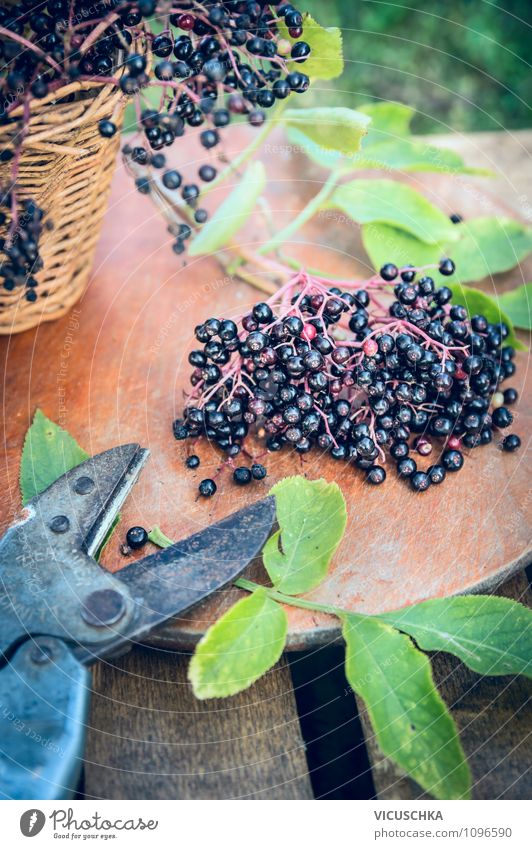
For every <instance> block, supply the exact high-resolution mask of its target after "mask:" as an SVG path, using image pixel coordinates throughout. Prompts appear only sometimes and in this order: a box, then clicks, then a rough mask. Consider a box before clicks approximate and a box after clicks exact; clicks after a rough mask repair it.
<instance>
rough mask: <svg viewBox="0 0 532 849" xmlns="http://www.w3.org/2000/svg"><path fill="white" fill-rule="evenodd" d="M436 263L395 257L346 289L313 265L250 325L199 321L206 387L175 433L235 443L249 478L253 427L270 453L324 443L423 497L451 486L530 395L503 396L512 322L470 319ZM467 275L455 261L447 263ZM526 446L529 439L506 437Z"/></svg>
mask: <svg viewBox="0 0 532 849" xmlns="http://www.w3.org/2000/svg"><path fill="white" fill-rule="evenodd" d="M426 271H427V269H423V270H418V269H415V268H412V267H404V268H403V269H401V270H400V269H398V268H397V267H396V266H395V265H392V264H387V265H385V266H384V267H383V268H382V269H381V271H380V274H379V275H377V276H375V277H374V278H372V279H371V280H369V281H366V283H365V284H363V285H362V284H353V283H349V282H348V281H342V286H341V287H339V286H331V285H330V284H329V285H327V282H326V281H324V280H322V279H320V278H316V277H310V276H309V275H307V274H306V273H303V272H302V273H300V274H298V275H296V276H295V277H294V278H293V279H292V280H291V281H289V283H288V284H286V285H285V286H284V287H283V288H282V289H280V290H279V292H278V293H276V294H275V295H274V296H273V297H272V298H270V299H269V301H267V302H264V303H258V304H256V305H255V306H254V307H253V309H252V310H251V312H250V313H249V314H247V315H245V316H243V318H242V319H241V320H239V321H233V320H231V319H217V318H209V319H208V320H207V321H205V322H204V323H203V324H201V325H199V326H198V327H196V329H195V336H196V339H197V340H198V342H199V343H201V347H199V348H197V349H195V350H193V351H192V352H191V353H190V355H189V363H190V365H192V366H193V372H192V375H191V383H192V386H193V389H192V391H191V393H190V395H189V397H188V399H187V402H186V406H185V409H184V416H183V418H180V419H177V420H176V421H175V422H174V425H173V431H174V436H175V437H176V439H179V440H183V439H187V440H194V441H195V440H197V439H198V438H200V437H206V438H207V439H208V440H209V441H210V442H212V443H214V445H215V446H217V447H218V448H219V449H221V450H222V451H223V452H226V454H227V455H228V460H227V461H226V462H227V463H229V464H230V465H231V466H233V468H234V473H233V474H234V479H235V482H236V483H248V482H249V481H250V480H251V479H252V477H254V475H253V473H252V470H251V469H249V468H248V466H247V465H239V466H238V467H235V458H238V457H240V456H241V455H244V456H251V455H250V454H248V452H247V449H246V447H245V440H246V437H247V436H248V434H249V433H250V431H251V430H252V429H253V430H254V431H255V432H256V433H257V434H258V435H259V436H262V437H263V438H264V439H265V440H266V446H267V449H268V451H270V452H272V451H278V450H279V449H281V448H282V447H283V446H284V445H287V446H291V447H292V448H293V449H294V450H295V451H296V452H298V453H299V454H305V453H307V452H308V451H310V449H311V448H312V447H313V446H315V447H316V448H318V449H319V450H321V451H324V452H328V453H329V454H330V455H331V456H332V457H333V458H335V459H336V460H342V461H344V462H350V463H352V464H353V465H354V466H355V467H358V468H359V469H361V470H363V472H364V473H365V475H366V479H367V481H368V482H369V483H371V484H380V483H382V482H383V481H384V480H385V478H386V470H385V465H386V463H387V462H388V461H390V460H391V461H392V462H393V464H394V465H395V467H396V470H397V474H398V475H399V476H400V477H401V478H405V479H408V481H409V482H410V485H411V487H412V488H413V489H414V490H415V491H417V492H420V491H424V490H427V489H428V488H429V486H431V485H434V484H439V483H441V482H442V481H443V480H444V478H445V477H446V475H447V473H448V472H456V471H459V470H460V469H461V468H462V465H463V463H464V456H463V449H464V448H465V449H472V448H476V447H477V446H479V445H483V444H486V443H488V442H491V440H492V439H493V433H494V431H497V430H502V429H505V428H507V427H509V425H510V424H511V423H512V420H513V417H512V414H511V412H510V410H509V409H508V406H507V405H509V404H512V403H514V402H515V401H516V400H517V392H516V391H515V390H514V389H507V390H506V391H505V392H504V393H502V392H500V391H499V386H500V384H501V382H502V381H503V380H505V379H506V378H508V377H510V376H511V375H513V374H514V371H515V364H514V362H513V358H514V350H513V348H512V347H511V346H510V345H506V344H505V341H504V340H505V338H506V337H507V335H508V328H507V327H506V326H505V325H504V324H492V323H490V322H489V321H488V320H487V319H486V318H485V317H484V316H482V315H474V316H471V317H469V316H468V314H467V310H466V309H465V307H463V306H462V305H459V304H452V303H451V301H452V292H451V289H450V288H449V287H448V286H445V285H437V284H436V282H435V280H434V277H433V276H429V275H428V274H427V273H426ZM453 271H454V264H453V263H452V261H451V260H449V259H445V260H442V261H441V262H440V264H439V266H438V269H437V273H438V274H439V275H443V276H444V277H445V276H448V275H450V274H452V273H453ZM393 283H395V285H394V286H393V290H392V291H390V290H391V286H392V285H393ZM392 293H393V294H392ZM386 299H387V303H385V300H386ZM519 445H520V440H519V437H518V436H516V435H515V434H511V435H507V436H505V437H504V438H503V439H502V442H501V447H502V448H503V449H504V450H507V451H514V450H516V449H517V448H518V447H519ZM194 457H195V458H196V460H197V457H196V455H194ZM422 463H424V465H422ZM198 464H199V461H198V462H196V463H195V464H194V465H198ZM193 467H194V466H193ZM261 468H262V467H261ZM243 469H244V470H245V471H242V470H243ZM215 491H216V484H215V481H214V480H212V479H206V480H205V481H202V482H201V484H200V493H201V494H202V495H212V494H213V493H214V492H215Z"/></svg>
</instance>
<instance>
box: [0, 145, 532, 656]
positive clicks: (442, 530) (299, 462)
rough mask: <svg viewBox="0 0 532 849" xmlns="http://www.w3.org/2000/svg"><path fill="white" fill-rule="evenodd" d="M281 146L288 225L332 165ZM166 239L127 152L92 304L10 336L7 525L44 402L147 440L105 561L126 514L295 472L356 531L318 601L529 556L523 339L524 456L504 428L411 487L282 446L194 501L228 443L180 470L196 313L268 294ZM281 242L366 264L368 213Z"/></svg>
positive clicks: (248, 239)
mask: <svg viewBox="0 0 532 849" xmlns="http://www.w3.org/2000/svg"><path fill="white" fill-rule="evenodd" d="M246 132H247V131H246ZM232 144H233V145H234V146H235V148H236V147H239V146H240V145H241V144H242V138H241V137H240V136H239V135H238V134H236V136H235V137H233V136H231V137H230V142H229V145H228V147H229V153H231V145H232ZM273 147H274V146H273V145H272V144H270V147H269V152H268V150H265V151H263V154H264V159H265V160H266V162H267V165H268V173H269V176H270V181H269V186H268V197H269V200H270V203H271V206H272V210H273V215H274V218H275V220H276V222H278V223H282V220H283V219H289V218H290V216H291V215H293V214H294V212H295V211H296V210H297V209H299V208H300V207H301V205H302V202H303V201H302V198H304V197H307V196H311V195H312V194H313V193H315V191H316V190H317V188H318V187H319V184H320V183H321V182H322V180H323V174H322V173H321V172H319V171H318V170H317V169H316V170H314V168H313V167H310V166H308V165H307V164H304V163H302V162H301V160H299V159H298V158H297V157H292V156H290V155H289V154H287V153H283V154H279V153H278V152H276V151H275V150H274V149H273ZM187 150H188V151H189V152H190V157H189V160H188V162H187V161H186V160H185V156H186V152H187ZM181 155H182V156H183V161H182V162H181V163H178V164H180V166H182V167H183V169H185V168H186V169H188V170H189V171H194V170H195V169H196V168H197V166H198V165H199V162H194V161H192V160H193V154H192V148H190V146H189V147H188V148H187V147H186V145H185V146H184V147H183V148H182V149H181ZM195 155H197V154H195ZM237 179H238V178H235V181H236V180H237ZM409 182H411V183H412V184H414V185H417V186H418V187H420V188H424V191H425V192H426V194H427V195H428V196H430V197H431V198H432V199H433V200H438V201H439V203H440V204H441V205H442V206H443V208H446V209H448V210H449V211H453V210H456V211H460V212H462V213H464V214H466V215H471V214H473V213H476V214H479V212H482V213H486V211H488V212H489V211H492V210H497V209H501V204H500V202H499V201H498V200H497V199H496V198H494V197H493V196H489V195H488V194H486V192H487V190H488V188H489V186H488V184H482V186H483V188H482V189H477V190H476V192H472V191H470V190H468V189H467V185H469V184H466V185H465V186H464V185H460V184H457V182H456V181H453V179H452V178H451V177H448V176H446V175H439V176H430V175H421V176H420V175H416V176H415V177H411V178H409ZM484 185H486V189H484ZM479 192H482V193H483V194H481V197H482V198H484V200H483V201H482V203H480V201H479ZM219 199H220V194H218V193H216V192H215V193H213V200H214V202H219ZM503 211H506V209H504V210H503ZM263 238H264V226H263V222H262V221H261V219H260V217H259V216H258V215H257V216H256V217H255V218H254V219H253V220H252V222H251V223H250V225H249V227H248V228H247V229H246V231H245V234H244V237H241V241H242V242H243V243H244V244H246V245H251V246H253V245H258V244H260V243H261V241H262V240H263ZM170 244H171V237H170V236H169V235H168V234H167V233H166V232H165V228H164V225H162V224H161V221H160V219H159V217H158V214H157V212H156V211H155V209H154V208H153V207H152V205H151V202H150V201H149V199H146V198H145V197H142V196H140V195H139V194H138V193H137V192H136V191H135V190H134V188H133V186H132V183H131V181H130V180H129V179H128V178H127V177H126V175H125V174H124V173H123V171H122V169H121V167H119V169H118V171H117V173H116V176H115V180H114V184H113V190H112V198H111V203H110V207H109V211H108V213H107V218H106V223H105V227H104V230H103V233H102V236H101V239H100V243H99V248H98V253H97V259H96V263H95V267H94V271H93V276H92V279H91V283H90V285H89V288H88V290H87V292H86V294H85V296H84V297H83V299H82V300H81V302H80V303H79V304H78V305H77V307H76V308H75V309H74V310H72V312H71V313H70V315H69V316H66V317H65V318H63V319H61V320H59V321H57V322H55V323H52V324H45V325H44V324H43V325H41V326H40V327H39V328H37V329H35V330H32V331H28V332H26V333H23V334H20V335H18V336H15V337H12V338H9V339H3V340H1V341H0V352H1V362H2V373H3V381H2V383H3V399H2V401H3V414H4V415H3V419H4V440H5V449H6V450H5V456H4V458H3V461H2V465H1V469H0V514H1V517H2V522H3V525H4V527H5V526H6V525H7V524H8V523H9V522H10V521H11V520H12V518H13V516H14V515H15V514H16V512H17V510H18V509H19V505H20V496H19V488H18V468H19V461H20V454H21V449H22V444H23V439H24V434H25V431H26V429H27V427H28V425H29V423H30V421H31V417H32V415H33V413H34V411H35V409H36V408H37V407H41V408H42V409H43V410H44V412H45V413H46V414H47V415H48V416H50V418H52V419H54V420H55V421H58V422H59V423H60V424H62V425H63V426H65V427H66V428H68V430H69V431H70V432H71V433H72V434H73V435H74V436H75V437H76V438H77V439H78V441H79V442H80V443H81V445H82V446H83V447H84V448H85V449H86V450H87V451H89V452H91V453H97V452H99V451H102V450H104V449H106V448H109V447H111V446H113V445H115V444H118V443H123V442H130V441H138V442H140V443H141V444H142V445H144V446H147V447H149V448H150V450H151V459H150V462H149V464H148V466H147V467H146V468H145V470H144V471H143V473H142V475H141V478H140V481H139V482H138V484H137V485H136V487H135V489H134V491H133V494H132V495H131V496H130V498H129V500H128V502H127V504H126V506H125V508H124V510H123V514H122V522H121V525H120V527H119V530H118V531H117V532H116V533H115V535H114V537H113V538H112V540H111V542H110V544H109V545H108V547H107V549H106V551H105V556H104V562H105V564H106V566H108V567H109V568H111V569H117V568H120V566H122V565H124V562H128V561H124V559H123V558H122V556H121V555H120V553H119V545H120V543H121V542H122V541H123V537H124V534H125V530H126V529H127V528H128V527H129V526H131V525H132V524H141V525H144V526H146V527H151V526H153V525H155V524H159V525H160V526H161V527H162V528H163V530H164V531H165V533H166V534H167V535H168V536H170V537H172V538H175V539H178V538H179V537H183V536H187V535H188V534H191V533H193V532H195V531H197V530H199V529H201V528H203V527H205V526H206V525H208V524H209V523H211V522H213V521H216V520H217V519H219V518H221V517H222V516H225V515H227V514H228V513H230V512H232V511H233V510H235V509H237V508H239V507H242V506H244V505H245V504H247V503H249V502H250V501H251V500H253V499H257V498H260V497H262V496H263V495H265V494H266V492H267V491H268V488H269V486H270V485H271V484H272V483H273V482H275V481H276V480H278V479H279V478H281V477H283V476H285V475H289V474H304V475H306V476H307V477H309V478H316V477H320V476H324V477H326V478H327V479H329V480H336V481H338V483H339V484H340V486H341V487H342V490H343V492H344V495H345V498H346V501H347V505H348V512H349V525H348V531H347V533H346V536H345V539H344V541H343V543H342V545H341V547H340V550H339V552H338V554H337V556H336V558H335V561H334V564H333V567H332V569H331V573H330V575H329V577H328V579H327V580H326V581H325V583H324V584H323V586H321V587H320V588H319V590H316V591H315V592H314V593H313V594H312V597H313V598H316V599H319V600H320V601H323V602H328V603H334V604H339V605H342V606H344V607H347V608H350V609H352V610H358V611H365V612H368V613H373V612H378V611H382V610H387V609H391V608H397V607H401V606H403V605H406V604H411V603H413V602H416V601H419V600H421V599H426V598H430V597H432V596H441V595H448V594H451V593H460V592H465V591H469V590H475V589H479V588H486V589H488V588H492V587H494V586H495V585H496V584H497V583H498V582H500V581H502V580H503V579H504V578H506V577H508V575H510V574H511V573H512V572H514V571H515V570H517V569H519V568H521V567H523V566H524V565H526V563H527V562H528V559H529V556H530V531H529V527H530V512H531V507H532V497H531V495H530V454H529V453H527V445H528V441H529V438H530V433H531V423H532V422H531V420H532V400H531V392H530V389H531V379H532V378H531V374H530V368H529V367H528V355H527V354H520V355H519V357H518V364H519V370H518V373H517V375H516V377H515V378H514V379H512V381H511V384H512V385H515V386H516V387H517V389H518V390H519V392H520V393H521V400H520V403H519V405H518V407H517V408H516V423H515V427H514V428H513V429H514V430H515V431H517V432H518V433H519V434H520V435H521V437H522V438H523V448H522V449H521V451H520V452H518V453H517V454H514V455H509V454H503V453H502V452H500V451H499V450H497V446H496V444H492V445H490V446H487V447H485V448H481V449H478V450H477V451H475V452H472V453H471V456H470V457H468V458H467V461H466V464H465V467H464V469H463V470H462V471H461V472H460V473H459V474H457V475H454V476H453V475H449V476H448V479H447V481H446V482H445V484H444V485H443V486H441V487H433V488H432V489H431V490H429V491H428V492H427V493H425V494H421V495H415V494H413V493H412V492H410V490H409V489H408V487H407V486H406V484H404V483H401V482H399V481H398V480H396V479H395V474H394V471H393V469H391V470H390V474H389V477H388V480H387V481H386V483H385V485H384V486H381V487H378V488H372V487H370V486H368V485H366V484H365V483H364V480H363V476H362V474H361V472H360V471H359V470H356V469H353V468H352V467H351V466H349V465H344V464H341V463H338V462H334V461H332V460H330V459H325V458H323V457H321V456H320V455H319V454H318V453H311V454H309V455H307V456H306V457H305V458H304V459H300V458H299V457H297V456H293V455H291V454H290V453H288V452H287V451H283V452H280V453H276V454H272V455H271V456H268V457H267V458H265V460H264V461H265V463H266V465H267V468H268V472H269V477H268V478H267V480H266V481H265V482H262V483H257V484H254V485H253V486H249V487H246V488H245V489H239V488H236V487H235V486H234V485H233V484H232V482H231V479H230V475H229V474H226V475H222V477H221V478H220V484H219V494H218V495H217V496H216V497H215V498H213V499H211V500H209V501H197V500H196V492H197V484H198V482H199V480H201V479H202V478H203V477H209V476H211V475H213V474H214V472H215V470H216V467H217V465H218V456H217V455H216V454H215V452H214V450H212V449H210V448H209V446H201V447H200V448H199V449H198V453H199V454H200V456H201V461H202V462H201V467H200V468H199V469H198V470H196V471H194V472H192V471H189V470H187V469H186V468H185V466H184V459H185V456H186V451H187V448H186V446H185V445H183V443H177V442H175V440H174V439H173V437H172V431H171V424H172V420H173V419H174V418H175V416H176V415H177V414H178V413H179V412H180V410H181V406H182V396H183V391H184V390H185V388H186V387H187V386H188V375H189V371H190V367H189V366H188V364H187V354H188V352H189V350H190V349H191V348H192V347H194V338H193V328H194V325H196V324H197V323H199V322H200V321H202V320H203V319H205V318H206V317H208V316H209V315H213V316H218V317H220V316H226V317H231V316H235V315H237V314H240V313H242V312H243V311H244V310H246V309H247V308H248V307H249V306H250V305H251V304H252V303H253V302H255V301H256V300H258V299H260V296H259V295H258V293H257V292H256V290H255V289H253V288H251V287H250V286H249V285H246V284H243V283H238V282H235V281H234V280H232V279H231V278H229V277H227V276H226V275H225V274H224V272H223V271H222V270H221V268H220V266H219V264H218V262H217V260H216V259H215V258H202V259H197V260H191V261H189V262H187V263H183V260H182V258H180V257H176V256H175V255H174V254H173V253H172V251H171V249H170ZM287 250H290V251H291V252H292V253H293V254H294V255H296V254H297V255H298V256H299V257H300V258H301V259H302V260H306V261H307V262H308V264H310V265H314V266H321V267H327V268H330V270H331V273H333V274H339V273H343V274H348V275H351V276H361V275H362V274H363V266H364V264H365V263H366V262H367V260H365V259H364V255H363V252H362V249H361V247H360V243H359V240H358V231H357V228H355V227H354V226H353V225H352V224H351V223H348V222H345V221H344V222H342V221H336V222H335V221H331V220H328V221H326V220H325V219H318V220H316V221H315V222H314V224H313V225H312V226H311V227H309V228H308V230H306V231H305V237H304V240H303V243H302V244H299V245H295V246H287ZM390 259H393V257H390ZM519 278H520V273H519V271H517V272H514V274H513V276H512V275H508V276H506V277H505V278H504V279H503V280H501V281H496V282H497V285H498V286H499V284H500V285H501V286H503V287H508V286H509V285H515V284H516V283H518V282H519ZM490 286H491V287H493V284H489V285H488V288H489V287H490ZM260 450H263V449H261V448H260V447H257V451H260ZM429 459H430V460H432V461H434V457H432V458H429ZM427 465H428V462H427ZM237 595H238V592H237V591H236V590H234V589H230V590H228V591H225V592H223V593H220V594H218V595H217V596H216V597H215V598H214V599H213V600H210V601H209V602H207V603H205V604H204V605H202V606H201V607H199V608H196V609H195V610H194V611H193V613H191V614H190V615H189V616H187V617H186V618H185V619H182V620H179V621H178V622H177V623H175V624H173V625H171V626H166V628H165V629H163V631H162V632H161V634H160V636H159V637H158V638H157V639H158V640H159V642H165V641H166V642H167V643H169V644H172V645H176V646H178V647H181V648H187V647H189V646H191V645H192V644H193V643H194V642H195V641H196V640H197V638H198V636H199V635H200V634H201V632H203V631H204V629H205V628H206V627H207V626H208V625H209V624H210V623H211V622H212V621H213V619H215V618H216V617H217V616H218V615H219V613H220V612H221V611H222V610H223V609H224V608H225V607H226V606H227V604H228V603H229V602H231V601H233V600H234V598H236V597H237ZM289 620H290V642H289V644H290V645H291V646H292V647H301V646H303V645H308V644H309V643H312V642H317V641H323V642H325V641H328V640H330V639H333V638H335V637H336V636H337V633H338V632H337V626H336V621H335V620H334V619H332V618H331V617H327V616H322V615H317V614H312V613H309V612H305V611H302V610H295V609H290V611H289Z"/></svg>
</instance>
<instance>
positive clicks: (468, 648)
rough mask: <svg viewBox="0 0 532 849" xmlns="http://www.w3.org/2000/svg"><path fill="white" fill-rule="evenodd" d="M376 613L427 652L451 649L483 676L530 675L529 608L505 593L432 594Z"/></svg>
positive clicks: (531, 613) (531, 629) (531, 632)
mask: <svg viewBox="0 0 532 849" xmlns="http://www.w3.org/2000/svg"><path fill="white" fill-rule="evenodd" d="M379 618H380V619H383V620H385V621H386V622H389V623H390V624H391V625H393V626H394V627H395V628H399V629H400V630H401V631H405V632H406V633H407V634H410V636H411V637H413V638H414V639H415V641H416V643H417V644H418V646H419V647H420V648H422V649H424V650H425V651H445V652H449V653H450V654H454V655H456V657H459V658H460V660H461V661H463V662H464V663H465V664H466V665H467V666H469V668H470V669H473V670H474V671H475V672H480V674H481V675H527V676H528V677H529V678H532V610H529V609H528V608H527V607H524V606H523V605H522V604H519V603H518V602H516V601H512V600H511V599H509V598H499V597H497V596H483V595H476V596H457V597H455V598H435V599H431V600H430V601H423V602H421V603H420V604H415V605H413V606H412V607H405V608H403V609H402V610H394V611H393V612H391V613H384V614H382V615H379Z"/></svg>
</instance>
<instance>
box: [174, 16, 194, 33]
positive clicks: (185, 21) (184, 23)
mask: <svg viewBox="0 0 532 849" xmlns="http://www.w3.org/2000/svg"><path fill="white" fill-rule="evenodd" d="M177 25H178V27H179V28H180V29H185V30H187V29H193V28H194V16H193V15H179V18H178V19H177Z"/></svg>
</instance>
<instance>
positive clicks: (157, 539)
mask: <svg viewBox="0 0 532 849" xmlns="http://www.w3.org/2000/svg"><path fill="white" fill-rule="evenodd" d="M148 539H149V541H150V542H152V543H153V544H154V545H158V546H159V548H168V547H169V546H170V545H173V544H174V543H173V540H171V539H169V537H167V536H166V534H165V533H163V532H162V531H161V529H160V527H159V525H155V527H154V528H152V529H151V531H150V532H149V534H148Z"/></svg>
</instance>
